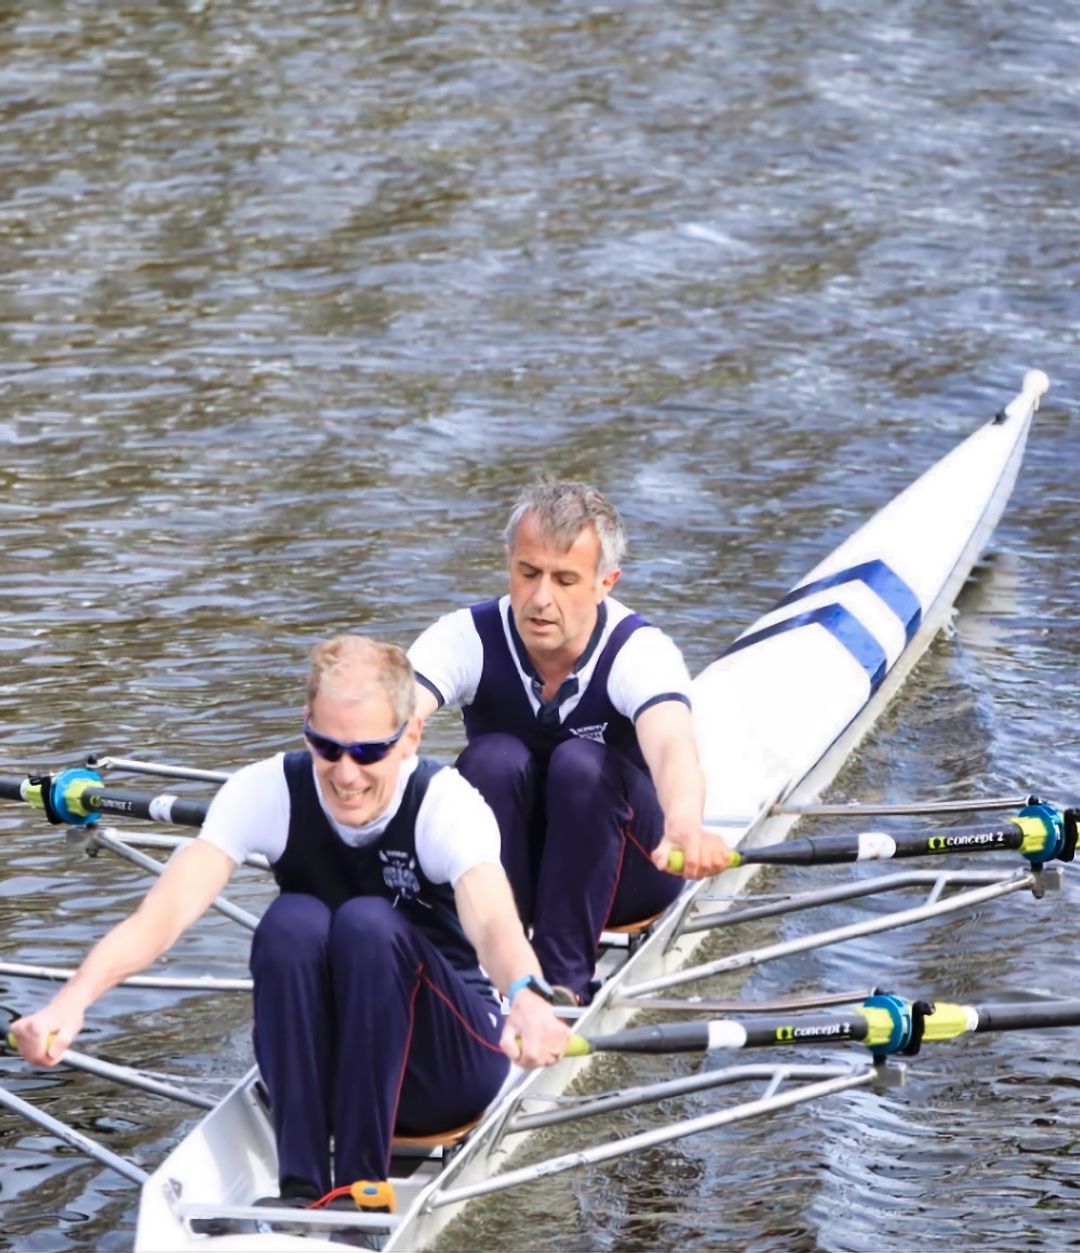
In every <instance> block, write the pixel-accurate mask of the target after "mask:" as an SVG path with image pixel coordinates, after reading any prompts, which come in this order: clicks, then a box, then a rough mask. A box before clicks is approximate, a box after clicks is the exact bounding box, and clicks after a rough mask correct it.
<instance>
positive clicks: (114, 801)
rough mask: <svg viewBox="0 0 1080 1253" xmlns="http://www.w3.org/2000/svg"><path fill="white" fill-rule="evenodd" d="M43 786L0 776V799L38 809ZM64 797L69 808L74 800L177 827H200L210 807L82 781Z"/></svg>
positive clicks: (106, 811) (93, 808)
mask: <svg viewBox="0 0 1080 1253" xmlns="http://www.w3.org/2000/svg"><path fill="white" fill-rule="evenodd" d="M47 786H49V784H48V783H47V782H43V783H41V784H38V783H37V782H36V781H35V780H31V779H27V778H26V777H25V776H16V775H0V799H4V800H12V801H24V802H25V803H27V804H31V805H36V807H37V808H39V809H41V808H43V807H44V806H43V805H42V803H41V800H40V792H41V789H42V788H43V787H47ZM28 787H29V791H28ZM35 789H36V793H37V794H36V795H35V794H34V790H35ZM65 796H66V798H67V800H68V804H69V805H71V807H72V808H74V807H75V806H74V803H73V802H75V801H76V800H77V803H78V804H79V805H81V806H82V807H83V808H84V809H85V810H87V811H88V812H90V813H98V814H116V815H123V816H124V817H127V818H144V819H146V820H147V821H150V822H162V823H167V824H169V825H172V826H181V827H199V826H202V824H203V821H204V819H205V818H206V811H207V809H208V808H209V807H210V802H209V801H206V800H198V799H194V798H191V797H185V796H173V795H172V794H170V793H161V794H157V795H155V794H153V793H150V792H128V791H124V790H121V789H117V788H107V787H106V786H105V785H104V783H99V782H95V781H93V780H90V779H85V778H83V779H75V780H73V782H72V783H71V784H70V785H69V788H68V789H67V790H66V791H65Z"/></svg>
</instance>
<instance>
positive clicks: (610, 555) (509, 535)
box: [504, 479, 626, 578]
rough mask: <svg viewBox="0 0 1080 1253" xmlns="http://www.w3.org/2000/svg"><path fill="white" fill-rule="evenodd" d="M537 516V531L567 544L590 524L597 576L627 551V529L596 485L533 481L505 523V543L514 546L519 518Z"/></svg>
mask: <svg viewBox="0 0 1080 1253" xmlns="http://www.w3.org/2000/svg"><path fill="white" fill-rule="evenodd" d="M526 514H531V515H532V516H533V517H535V518H536V521H537V524H538V526H539V527H540V533H541V534H542V535H544V536H546V537H547V538H549V539H552V540H554V541H555V542H556V543H557V544H559V545H561V546H562V547H563V548H569V547H570V545H571V544H573V542H574V540H576V539H577V537H578V536H579V535H580V534H581V532H582V531H583V530H584V529H585V528H586V527H587V526H589V525H590V523H591V524H592V527H593V529H594V530H595V531H596V538H597V539H598V540H599V541H600V560H599V562H598V563H597V567H596V573H597V576H598V577H600V578H603V577H604V576H605V575H607V574H610V573H611V572H612V571H613V570H618V569H619V566H620V564H621V563H622V559H623V557H624V556H625V555H626V529H625V528H624V526H623V522H622V518H620V517H619V514H618V512H617V510H616V509H615V506H614V505H613V504H612V503H611V501H610V500H608V498H607V497H606V496H605V495H604V494H603V493H602V492H599V491H597V490H596V488H595V487H590V486H589V485H588V483H578V482H576V481H574V480H572V479H547V480H541V481H540V482H538V483H533V484H532V485H531V486H530V487H527V488H526V489H525V491H524V492H522V494H521V495H520V496H519V497H518V500H517V503H516V504H515V505H514V508H513V510H512V511H511V513H510V518H509V521H508V522H507V524H506V530H505V532H504V538H505V539H506V546H507V548H508V549H510V550H513V547H514V540H515V539H516V537H517V529H518V526H519V525H520V523H521V520H522V518H524V517H525V515H526Z"/></svg>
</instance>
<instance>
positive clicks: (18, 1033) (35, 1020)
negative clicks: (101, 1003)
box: [11, 996, 83, 1066]
mask: <svg viewBox="0 0 1080 1253" xmlns="http://www.w3.org/2000/svg"><path fill="white" fill-rule="evenodd" d="M82 1025H83V1011H82V1010H81V1009H78V1008H76V1007H74V1006H65V1005H64V1002H63V1001H62V999H61V997H59V996H57V997H54V998H53V1000H51V1001H50V1002H49V1004H48V1005H46V1006H45V1008H44V1009H39V1010H38V1011H37V1013H36V1014H27V1015H26V1017H25V1018H18V1019H16V1020H15V1022H13V1023H12V1024H11V1034H12V1035H13V1036H14V1037H15V1043H16V1045H17V1046H18V1049H19V1052H20V1053H21V1054H22V1055H23V1057H25V1058H26V1060H27V1061H28V1062H33V1063H34V1064H35V1065H36V1066H55V1065H56V1063H57V1062H58V1061H59V1060H60V1059H61V1058H62V1057H63V1055H64V1053H65V1052H66V1051H67V1048H68V1045H70V1044H71V1042H72V1040H74V1039H75V1037H76V1036H77V1035H78V1034H79V1032H80V1031H81V1030H82Z"/></svg>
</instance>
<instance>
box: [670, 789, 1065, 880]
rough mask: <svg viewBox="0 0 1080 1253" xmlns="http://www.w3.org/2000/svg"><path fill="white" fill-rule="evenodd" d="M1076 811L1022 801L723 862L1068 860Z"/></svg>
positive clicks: (674, 854) (678, 859) (770, 847)
mask: <svg viewBox="0 0 1080 1253" xmlns="http://www.w3.org/2000/svg"><path fill="white" fill-rule="evenodd" d="M1078 816H1080V810H1077V809H1066V810H1064V811H1062V810H1060V809H1057V808H1055V807H1054V806H1053V805H1046V804H1041V803H1040V804H1034V805H1025V806H1024V808H1023V809H1021V810H1020V813H1019V814H1018V815H1017V816H1016V817H1015V818H1010V819H1007V820H1005V821H1003V822H998V823H996V824H994V825H993V826H974V827H938V828H936V829H932V830H928V831H902V832H891V833H890V832H886V831H862V832H859V833H858V834H857V835H822V836H801V837H799V838H798V839H794V840H785V841H784V842H783V843H782V844H766V845H764V846H763V847H761V848H750V849H747V850H746V851H745V852H743V851H740V850H739V849H735V850H734V851H733V852H732V855H731V861H730V862H729V864H728V868H729V869H734V867H736V866H749V865H763V866H828V865H832V864H835V863H839V862H854V861H889V860H892V859H899V858H904V857H927V856H941V855H942V854H947V853H992V852H999V851H1001V850H1002V849H1013V850H1015V851H1017V852H1019V853H1020V854H1021V855H1022V856H1024V857H1026V858H1027V859H1028V861H1029V862H1031V864H1032V865H1036V866H1038V865H1042V864H1043V863H1044V862H1047V861H1051V860H1053V859H1054V858H1057V859H1058V860H1060V861H1072V859H1073V856H1074V854H1075V852H1076V840H1077V820H1078ZM684 864H685V859H684V857H683V852H682V849H679V848H676V849H672V851H671V853H670V855H669V856H668V869H669V870H672V871H673V872H674V873H675V874H679V873H681V872H682V869H683V866H684Z"/></svg>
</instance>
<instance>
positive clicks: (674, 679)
mask: <svg viewBox="0 0 1080 1253" xmlns="http://www.w3.org/2000/svg"><path fill="white" fill-rule="evenodd" d="M602 605H603V606H605V607H606V608H605V616H606V620H605V622H604V626H603V630H602V631H601V634H600V638H599V640H598V641H597V643H596V645H595V647H594V648H593V649H592V651H591V652H590V653H589V655H588V656H587V657H586V658H585V660H584V662H583V663H581V668H580V669H579V670H577V671H576V672H575V673H576V674H577V677H578V690H577V691H576V692H575V693H574V694H573V695H572V696H568V697H567V698H566V699H565V700H564V701H562V702H561V703H560V705H559V721H560V722H562V721H565V719H566V718H567V717H568V716H569V715H570V714H571V713H572V712H573V710H574V708H575V707H576V706H577V703H578V701H580V700H581V697H582V696H583V695H584V692H585V689H586V687H587V686H588V684H589V680H590V679H591V678H592V675H593V671H594V670H595V669H596V663H597V661H598V660H599V658H600V655H601V653H603V651H604V648H605V646H606V645H607V642H608V639H609V638H610V637H611V633H612V631H614V630H615V628H616V627H617V626H618V625H619V623H620V622H622V620H623V619H624V618H625V617H627V615H628V614H629V613H630V612H631V611H630V610H629V609H627V607H626V606H625V605H623V604H621V603H620V602H619V601H617V600H613V599H612V598H611V597H610V596H609V597H607V599H606V600H604V601H603V602H602ZM499 616H500V618H501V619H502V624H503V632H504V634H505V636H506V642H507V644H508V645H509V648H510V655H511V656H512V657H513V659H514V664H515V666H516V667H517V671H518V677H519V678H520V679H521V682H522V685H523V687H524V688H525V693H526V695H527V696H528V698H529V704H530V705H531V707H532V710H533V712H534V713H535V712H536V711H537V710H538V709H539V708H540V701H539V699H538V697H537V696H536V693H535V691H534V690H533V676H532V674H531V673H530V670H531V667H529V669H526V666H527V665H528V662H527V659H524V660H523V658H522V657H520V656H519V655H518V652H517V649H516V648H515V645H514V638H513V636H512V635H511V634H510V626H509V616H510V597H509V596H504V597H503V598H502V599H501V600H500V601H499ZM409 660H410V661H411V662H412V665H413V669H414V670H415V671H416V677H417V678H418V679H419V680H420V681H421V682H422V683H423V684H424V686H425V687H428V688H430V689H431V690H432V693H433V694H434V695H435V697H436V698H437V699H438V700H439V703H440V704H446V705H450V706H454V707H459V706H462V705H471V704H472V702H473V701H474V700H475V699H476V689H477V687H478V686H479V684H480V676H481V675H482V674H483V671H484V647H483V644H482V643H481V641H480V635H479V633H478V632H477V630H476V623H475V622H474V621H473V616H472V611H471V610H469V609H456V610H455V611H454V612H453V613H448V614H444V615H443V617H441V618H439V620H438V621H437V622H433V623H432V624H431V626H429V627H428V628H427V630H426V631H425V632H424V633H423V634H422V635H421V636H420V637H419V638H418V639H417V640H416V642H415V643H414V644H413V646H412V647H411V648H410V649H409ZM607 695H608V699H609V700H610V701H611V703H612V705H613V706H614V707H615V709H617V710H618V712H619V713H621V714H622V715H623V716H624V717H626V718H629V719H630V720H631V721H632V722H634V721H636V720H637V718H638V716H639V715H640V714H641V713H643V712H644V711H645V710H646V709H647V708H648V707H649V706H651V705H655V704H659V703H660V701H663V700H679V701H683V702H684V703H685V704H687V705H689V704H690V673H689V671H688V670H687V668H686V662H685V661H683V656H682V653H681V652H680V651H679V648H678V645H677V644H676V643H675V641H674V640H673V639H671V637H670V636H667V635H665V634H664V632H663V631H661V630H660V629H659V627H654V626H647V627H638V629H637V630H636V631H635V632H634V633H633V634H632V635H631V636H630V638H629V639H628V640H627V641H626V642H625V643H624V644H623V646H622V648H620V649H619V651H618V653H617V654H616V656H615V660H614V661H613V662H612V664H611V670H610V671H609V672H608V682H607Z"/></svg>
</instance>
